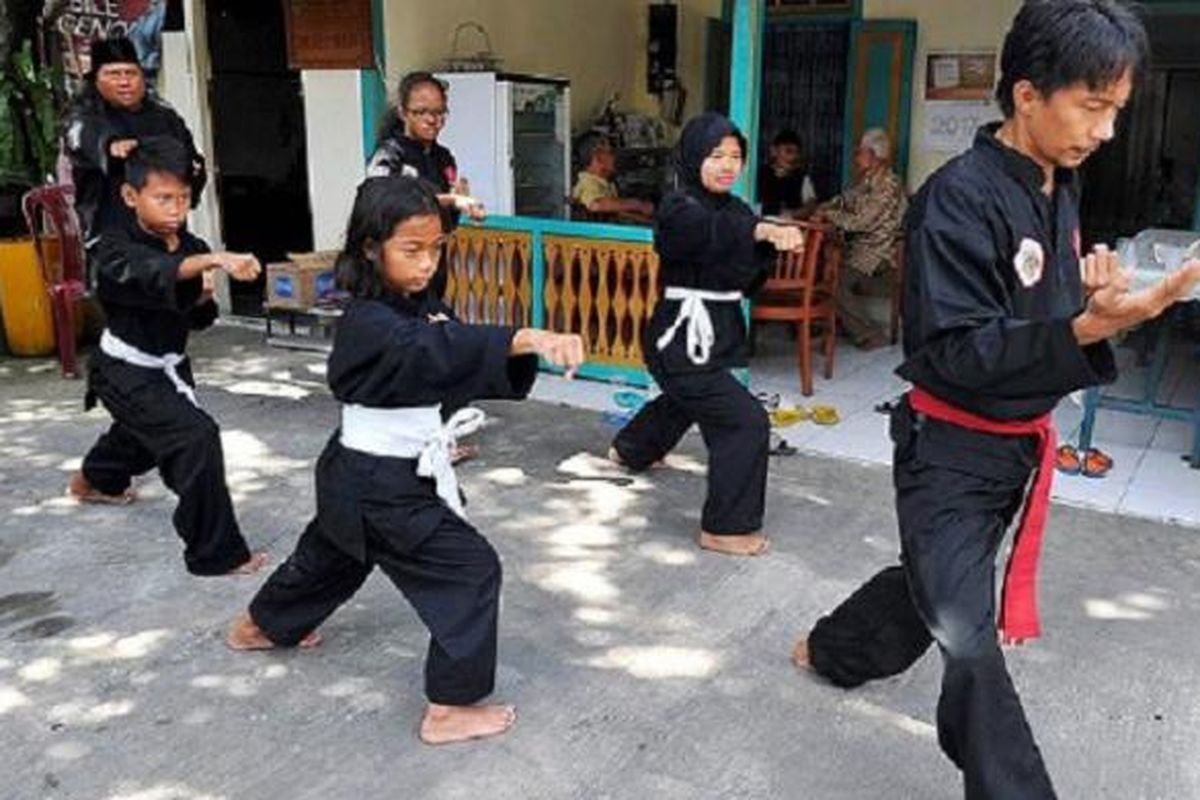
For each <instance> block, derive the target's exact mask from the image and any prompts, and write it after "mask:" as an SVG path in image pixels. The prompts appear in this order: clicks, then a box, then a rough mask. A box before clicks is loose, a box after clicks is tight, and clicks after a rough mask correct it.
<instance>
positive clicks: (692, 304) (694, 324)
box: [658, 286, 742, 364]
mask: <svg viewBox="0 0 1200 800" xmlns="http://www.w3.org/2000/svg"><path fill="white" fill-rule="evenodd" d="M663 298H664V299H666V300H679V301H680V304H679V314H678V316H676V317H675V321H674V322H673V323H671V327H669V328H667V330H666V331H664V332H663V335H662V336H660V337H658V349H659V350H665V349H666V348H667V345H669V344H670V343H671V340H672V339H674V338H675V334H676V332H677V331H678V330H679V326H680V325H682V324H683V323H684V322H687V355H688V358H689V359H691V361H692V363H693V364H707V363H708V359H709V356H710V355H711V354H712V348H713V344H714V343H715V342H716V340H717V334H716V331H715V330H714V329H713V322H712V317H711V316H710V315H709V313H708V308H707V307H706V306H705V305H704V303H705V301H709V302H714V303H737V302H741V300H742V293H741V292H714V291H709V290H707V289H691V288H687V287H683V286H668V287H667V288H666V290H665V291H664V292H663Z"/></svg>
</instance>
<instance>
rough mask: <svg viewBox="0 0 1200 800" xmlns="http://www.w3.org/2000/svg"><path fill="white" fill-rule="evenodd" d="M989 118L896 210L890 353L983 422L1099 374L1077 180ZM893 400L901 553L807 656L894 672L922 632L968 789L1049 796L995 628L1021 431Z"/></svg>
mask: <svg viewBox="0 0 1200 800" xmlns="http://www.w3.org/2000/svg"><path fill="white" fill-rule="evenodd" d="M995 131H996V126H989V127H986V128H984V129H982V130H980V132H979V133H978V135H977V136H976V139H975V144H974V147H973V148H972V149H971V150H969V151H968V152H967V153H965V154H963V155H962V156H960V157H958V158H956V159H955V160H953V161H951V162H950V163H949V164H947V165H946V166H945V167H943V168H942V169H940V170H939V171H938V172H937V173H935V174H934V175H933V176H932V177H931V178H930V179H929V181H928V182H927V183H926V184H925V186H924V188H923V189H922V190H921V191H920V193H919V194H918V195H917V197H916V200H915V202H914V204H913V207H912V209H911V211H910V214H909V218H908V221H907V231H908V240H907V241H908V243H907V247H908V261H907V263H908V264H909V267H908V269H907V270H906V271H905V286H904V309H905V317H904V355H905V361H904V363H903V364H902V365H901V366H900V368H899V369H898V370H897V373H898V374H899V375H900V376H901V377H903V378H905V379H907V380H909V381H911V382H912V383H913V384H914V385H915V386H916V387H919V389H922V390H924V391H925V392H927V393H928V394H930V395H933V396H934V397H936V398H938V399H940V400H943V401H945V402H947V403H949V404H951V405H952V406H954V407H955V408H957V409H960V410H962V411H965V412H968V413H970V414H973V415H976V416H978V417H983V418H986V419H987V420H995V421H999V422H1001V423H1005V422H1007V423H1009V424H1011V421H1016V420H1029V419H1032V418H1037V417H1041V416H1042V415H1045V414H1048V413H1049V412H1050V411H1052V410H1053V408H1054V406H1055V405H1056V404H1057V403H1058V401H1059V400H1060V399H1061V398H1062V397H1063V396H1064V395H1066V394H1068V393H1070V392H1072V391H1074V390H1076V389H1080V388H1082V387H1085V386H1092V385H1095V384H1099V383H1102V382H1106V381H1111V380H1113V379H1114V378H1115V367H1114V362H1113V356H1112V352H1111V349H1110V348H1109V346H1108V345H1107V344H1106V343H1098V344H1094V345H1089V346H1086V347H1081V346H1080V345H1079V344H1078V343H1077V342H1076V340H1075V336H1074V334H1073V332H1072V329H1071V321H1072V318H1073V317H1075V316H1076V315H1077V314H1078V313H1079V312H1080V311H1082V309H1083V303H1084V301H1083V295H1082V287H1081V280H1080V265H1079V257H1080V231H1079V216H1078V191H1077V188H1076V180H1075V176H1074V174H1073V173H1072V172H1070V171H1066V170H1058V171H1057V172H1056V175H1055V180H1054V188H1053V190H1052V192H1051V193H1050V194H1049V195H1047V194H1046V193H1045V192H1044V191H1043V190H1042V185H1043V183H1044V180H1045V175H1044V173H1043V171H1042V169H1041V168H1040V167H1039V166H1038V165H1037V164H1036V163H1034V162H1033V161H1032V160H1031V159H1029V158H1026V157H1025V156H1023V155H1021V154H1019V153H1018V152H1017V151H1016V150H1013V149H1010V148H1008V147H1006V146H1005V145H1003V144H1002V143H1001V142H1000V141H999V140H998V139H997V138H996V136H995ZM912 402H913V401H912V400H910V399H906V400H905V401H904V402H902V403H900V404H899V407H898V408H897V409H896V411H895V412H894V413H893V417H892V423H891V436H892V440H893V442H894V444H895V455H894V481H895V486H896V512H897V516H898V518H899V524H900V545H901V564H902V566H899V567H892V568H889V569H885V570H884V571H882V572H881V573H879V574H878V575H876V576H875V577H874V578H872V579H871V580H870V581H868V582H867V583H866V584H865V585H864V586H862V587H861V588H860V589H858V590H857V591H856V592H855V593H854V594H853V595H851V596H850V598H849V599H847V600H846V601H845V602H844V603H842V605H841V606H839V607H838V608H837V609H836V610H835V611H834V612H833V613H832V614H830V615H829V616H827V617H825V618H823V619H822V620H820V621H819V622H818V623H817V625H816V626H815V627H814V628H813V630H812V632H811V634H810V636H809V640H808V647H809V654H810V660H811V663H812V665H813V668H814V669H815V670H816V671H817V672H819V673H820V674H822V675H824V676H826V677H827V678H829V679H830V680H831V681H833V682H834V683H836V684H838V685H840V686H845V687H852V686H856V685H858V684H861V683H863V682H864V681H868V680H872V679H876V678H882V677H885V676H888V675H894V674H896V673H899V672H902V671H903V670H905V669H907V668H908V667H909V666H910V665H911V664H912V663H913V662H914V661H916V660H917V659H918V658H919V657H920V656H921V654H922V653H924V652H925V650H926V649H927V648H928V647H929V645H930V643H931V642H932V641H936V642H937V644H938V646H939V648H940V649H941V651H942V656H943V659H944V664H945V672H944V675H943V681H942V692H941V699H940V701H939V703H938V712H937V723H938V738H939V741H940V743H941V746H942V749H943V750H944V751H945V752H946V754H947V755H948V756H949V757H950V758H951V759H952V760H953V761H954V763H955V764H957V765H958V766H959V768H960V769H961V770H962V772H963V776H964V781H965V790H966V796H967V797H968V798H971V800H985V799H986V800H1041V799H1042V798H1052V797H1054V796H1055V794H1054V789H1053V788H1052V786H1051V782H1050V778H1049V776H1048V774H1047V772H1046V768H1045V765H1044V764H1043V762H1042V757H1041V754H1040V752H1039V751H1038V748H1037V746H1036V745H1035V743H1034V740H1033V735H1032V733H1031V731H1030V729H1029V725H1028V723H1027V721H1026V719H1025V714H1024V711H1023V710H1022V708H1021V703H1020V700H1019V699H1018V697H1017V694H1016V691H1015V689H1014V688H1013V684H1012V681H1011V679H1010V677H1009V674H1008V671H1007V669H1006V668H1005V664H1004V656H1003V654H1002V651H1001V649H1000V644H999V641H998V638H997V631H996V608H995V601H994V597H995V559H996V554H997V551H998V549H999V547H1000V545H1001V542H1002V540H1003V538H1004V534H1005V531H1006V529H1007V527H1008V525H1009V523H1010V521H1011V520H1012V518H1013V516H1014V514H1015V513H1016V511H1017V509H1018V508H1020V506H1021V505H1022V501H1023V500H1024V497H1025V489H1026V486H1027V485H1028V483H1029V479H1030V476H1031V473H1032V472H1033V470H1034V468H1035V450H1036V449H1037V443H1036V441H1035V440H1034V439H1033V438H1032V437H1030V436H1006V435H996V434H991V433H983V432H979V431H977V430H969V429H967V428H965V427H962V426H960V425H957V424H951V423H948V422H945V421H941V420H940V419H934V418H932V417H929V416H926V415H924V414H921V413H917V412H915V411H914V410H913V407H912Z"/></svg>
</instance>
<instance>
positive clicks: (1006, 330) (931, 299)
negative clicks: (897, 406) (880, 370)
mask: <svg viewBox="0 0 1200 800" xmlns="http://www.w3.org/2000/svg"><path fill="white" fill-rule="evenodd" d="M977 194H978V192H976V191H973V190H972V189H970V188H967V187H963V186H962V185H961V184H955V183H953V182H949V181H947V182H944V183H940V184H938V185H936V186H932V187H930V192H929V194H928V196H927V198H926V201H925V204H924V207H923V212H922V213H918V214H914V216H913V218H912V220H911V221H910V222H911V224H910V229H909V232H908V253H907V261H908V264H910V268H909V269H908V270H907V276H906V280H907V286H906V287H905V293H906V296H905V303H906V308H907V309H910V311H909V312H908V314H909V318H910V319H911V320H915V321H916V324H917V325H918V326H919V328H918V330H917V331H916V333H917V341H918V342H920V343H921V344H920V345H919V348H918V350H917V352H915V353H913V354H912V355H911V357H910V359H909V361H908V362H907V363H906V365H905V368H904V370H903V372H904V374H903V377H906V378H908V379H909V380H912V381H914V382H915V383H918V384H923V385H925V386H926V388H930V389H931V390H937V389H938V388H942V387H945V388H948V389H950V390H951V391H953V393H955V394H958V395H959V397H960V398H961V397H962V396H964V395H972V394H975V395H986V396H989V397H994V398H1001V399H1004V398H1029V397H1037V396H1054V395H1057V396H1062V395H1065V394H1068V393H1070V392H1072V391H1075V390H1076V389H1080V388H1082V387H1085V386H1092V385H1095V384H1097V383H1101V382H1103V381H1105V380H1109V379H1111V375H1112V374H1113V373H1114V372H1115V368H1114V366H1113V358H1112V352H1111V349H1110V348H1109V347H1108V345H1107V344H1104V343H1102V344H1099V345H1092V346H1088V347H1080V345H1079V344H1078V343H1077V342H1076V340H1075V336H1074V333H1073V331H1072V329H1071V319H1069V318H1063V319H1052V320H1030V319H1017V318H1014V317H1012V316H1011V314H1010V312H1009V311H1008V307H1009V303H1008V302H1007V289H1006V287H1005V284H1004V282H1003V281H1002V280H1001V277H1000V275H999V274H998V273H997V270H998V269H1003V268H1004V266H1005V265H1004V264H1002V263H1001V259H1002V255H1001V254H1000V253H999V252H997V249H996V245H995V242H996V240H997V237H996V236H995V235H994V234H993V232H992V231H991V230H989V228H988V227H987V223H986V222H985V221H983V220H981V219H980V216H979V214H980V209H981V208H987V207H988V206H989V205H990V204H989V203H988V201H987V200H986V199H985V198H983V197H982V196H976V195H977ZM926 377H927V378H928V380H925V379H924V378H926ZM947 399H950V400H955V399H959V398H954V397H949V398H947Z"/></svg>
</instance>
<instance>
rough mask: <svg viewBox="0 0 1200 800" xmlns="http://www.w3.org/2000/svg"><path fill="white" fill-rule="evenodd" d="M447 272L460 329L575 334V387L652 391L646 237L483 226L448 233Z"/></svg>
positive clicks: (654, 280)
mask: <svg viewBox="0 0 1200 800" xmlns="http://www.w3.org/2000/svg"><path fill="white" fill-rule="evenodd" d="M447 266H448V269H449V270H450V275H449V281H448V283H447V289H446V298H447V301H448V302H449V303H450V304H451V306H452V307H453V308H454V310H455V313H457V314H458V315H459V317H460V318H461V319H464V320H467V321H471V322H488V323H501V324H506V325H517V326H521V325H528V326H532V327H538V328H545V329H547V330H553V331H560V332H564V333H578V334H580V335H581V336H582V337H583V340H584V345H585V347H586V349H587V353H588V363H587V364H586V365H585V367H584V368H583V369H582V370H580V373H579V374H580V375H581V376H582V377H590V378H595V379H599V380H611V381H619V382H624V383H632V384H635V385H640V386H645V385H648V384H649V383H650V377H649V375H648V374H647V373H646V370H645V366H644V364H643V362H642V332H643V330H644V329H645V325H646V321H647V320H648V319H649V318H650V313H651V312H652V311H653V310H654V305H655V302H656V300H657V298H658V295H659V286H658V255H657V254H656V253H655V252H654V246H653V238H652V234H651V231H650V230H649V229H648V228H639V227H630V226H623V225H603V224H598V223H587V222H564V221H562V220H543V219H534V218H530V217H490V218H489V219H488V220H487V221H486V222H485V223H484V224H483V225H470V224H467V225H463V226H461V227H459V228H458V229H457V230H456V231H455V233H454V236H453V237H452V238H451V242H450V245H449V247H448V248H447Z"/></svg>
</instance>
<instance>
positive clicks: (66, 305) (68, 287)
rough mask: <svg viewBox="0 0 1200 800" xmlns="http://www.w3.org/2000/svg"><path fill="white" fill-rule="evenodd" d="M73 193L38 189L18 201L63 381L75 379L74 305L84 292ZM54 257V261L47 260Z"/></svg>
mask: <svg viewBox="0 0 1200 800" xmlns="http://www.w3.org/2000/svg"><path fill="white" fill-rule="evenodd" d="M74 194H75V193H74V190H73V189H72V188H71V187H70V186H39V187H38V188H36V189H31V190H30V191H28V192H26V193H25V197H24V198H23V199H22V201H21V207H22V209H23V210H24V212H25V224H26V225H28V226H29V233H30V235H32V236H33V243H34V250H35V251H36V252H37V259H38V266H39V267H40V268H41V270H42V279H43V280H45V282H46V289H47V291H48V292H49V293H50V308H51V309H52V310H53V314H54V338H55V340H56V341H57V342H58V360H59V363H61V364H62V372H63V377H64V378H78V377H79V369H78V363H77V362H78V359H77V357H76V352H75V304H76V303H77V302H79V299H80V298H82V297H83V296H84V295H85V294H86V293H87V282H86V275H87V272H86V268H85V264H86V260H85V256H84V252H83V236H82V234H81V233H80V230H79V219H78V217H76V216H75V203H74ZM52 243H53V244H52ZM54 254H57V258H52V257H51V256H52V255H54Z"/></svg>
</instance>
